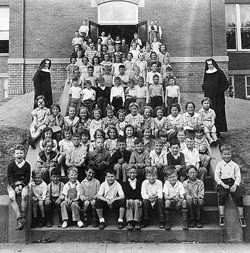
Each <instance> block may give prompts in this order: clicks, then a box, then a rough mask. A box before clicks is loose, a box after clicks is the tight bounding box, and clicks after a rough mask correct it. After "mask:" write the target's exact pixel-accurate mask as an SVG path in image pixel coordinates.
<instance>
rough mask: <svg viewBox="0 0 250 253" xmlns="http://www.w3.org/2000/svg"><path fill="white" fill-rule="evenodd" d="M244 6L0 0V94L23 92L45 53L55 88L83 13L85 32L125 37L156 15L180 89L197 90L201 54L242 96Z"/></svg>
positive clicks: (203, 1) (231, 0)
mask: <svg viewBox="0 0 250 253" xmlns="http://www.w3.org/2000/svg"><path fill="white" fill-rule="evenodd" d="M248 8H250V0H193V1H186V0H175V1H172V0H164V1H163V0H120V1H118V0H74V1H60V0H53V1H49V0H44V1H38V0H0V86H1V88H0V96H1V98H3V97H4V96H6V94H7V89H8V95H9V96H10V97H11V96H15V95H19V94H23V93H26V92H30V91H31V90H32V89H33V83H32V77H33V75H34V72H35V70H36V68H37V66H38V64H39V63H40V61H41V60H42V59H43V58H50V59H51V60H52V83H53V90H61V89H62V87H63V86H64V80H65V78H66V73H65V68H66V66H67V64H68V62H69V56H70V55H71V52H72V46H71V41H72V38H73V36H74V31H75V30H78V28H79V27H80V25H81V24H82V20H83V19H88V20H89V26H90V33H91V36H93V37H96V36H98V33H100V32H101V31H102V30H105V31H116V32H117V33H118V32H120V33H121V34H122V33H123V34H124V36H126V37H127V39H130V37H129V36H131V34H132V33H133V32H136V31H138V32H139V35H140V37H141V39H142V40H144V41H145V40H146V33H145V32H146V23H147V22H148V21H150V20H151V19H155V18H157V19H158V20H159V23H160V25H161V27H162V31H163V37H162V42H163V43H165V44H166V45H167V47H168V51H169V52H170V54H171V62H172V65H173V67H174V72H175V74H176V76H177V78H178V79H177V80H178V84H179V85H180V87H181V90H182V92H198V91H200V90H201V84H202V79H203V72H204V61H205V59H206V58H209V57H213V58H214V59H215V60H216V61H217V62H218V63H219V65H220V67H221V68H222V69H223V70H225V71H226V73H229V75H230V77H231V80H232V84H233V86H234V90H235V96H236V97H240V98H246V97H248V96H250V72H249V71H250V70H248V66H249V64H248V63H249V62H250V55H249V48H250V41H248V40H247V39H246V38H247V36H248V32H249V33H250V30H248V29H250V27H249V28H248V23H247V21H248V20H249V21H250V17H249V18H248V16H249V15H250V14H248V13H250V11H249V12H248V13H247V10H248ZM1 13H3V14H2V15H1ZM241 15H243V16H244V17H241ZM241 18H242V19H244V24H245V25H244V26H243V27H241ZM8 21H9V26H8V25H6V24H8ZM146 21H147V22H146ZM2 24H5V26H4V25H2ZM234 40H235V42H234ZM241 40H244V43H243V42H242V41H241ZM8 42H9V43H8ZM241 42H242V43H243V44H242V43H241ZM241 44H242V45H241ZM227 48H228V50H227ZM228 69H229V72H227V71H228ZM248 75H249V77H248ZM7 82H8V85H7ZM4 92H5V95H4V94H3V93H4Z"/></svg>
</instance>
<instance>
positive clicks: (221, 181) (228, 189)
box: [214, 145, 247, 228]
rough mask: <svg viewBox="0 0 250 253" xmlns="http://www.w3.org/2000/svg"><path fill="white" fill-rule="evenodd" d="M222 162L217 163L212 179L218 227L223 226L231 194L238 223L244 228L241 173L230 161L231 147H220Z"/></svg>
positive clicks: (237, 166) (236, 165)
mask: <svg viewBox="0 0 250 253" xmlns="http://www.w3.org/2000/svg"><path fill="white" fill-rule="evenodd" d="M220 150H221V156H222V159H223V160H222V161H220V162H219V163H217V165H216V168H215V172H214V179H215V181H216V183H217V184H218V186H217V192H218V193H219V211H220V221H219V225H220V226H224V225H225V203H226V199H227V198H228V196H229V194H231V196H232V198H233V200H234V202H235V204H236V206H237V208H238V212H239V221H240V225H241V227H243V228H244V227H246V226H247V224H246V221H245V219H244V215H243V192H242V188H241V185H240V183H241V172H240V168H239V165H238V164H237V163H235V162H234V161H232V147H231V146H230V145H222V146H221V149H220Z"/></svg>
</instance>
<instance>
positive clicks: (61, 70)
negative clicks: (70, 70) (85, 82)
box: [25, 64, 67, 92]
mask: <svg viewBox="0 0 250 253" xmlns="http://www.w3.org/2000/svg"><path fill="white" fill-rule="evenodd" d="M66 67H67V64H52V65H51V86H52V90H53V91H62V90H63V87H64V84H65V80H66V77H67V73H66V71H65V69H66ZM37 68H38V65H36V64H29V65H25V90H26V92H31V91H33V89H34V84H33V81H32V78H33V76H34V74H35V72H36V70H37Z"/></svg>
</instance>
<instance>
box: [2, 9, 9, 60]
mask: <svg viewBox="0 0 250 253" xmlns="http://www.w3.org/2000/svg"><path fill="white" fill-rule="evenodd" d="M0 8H4V9H8V18H9V20H8V22H10V14H9V13H10V8H9V6H8V5H0ZM8 28H9V24H8ZM1 32H2V33H7V34H8V40H6V39H5V40H2V39H1V36H0V40H1V41H8V52H3V53H0V56H6V55H9V52H10V48H9V43H10V38H9V33H10V29H8V30H6V29H4V30H1V29H0V33H1Z"/></svg>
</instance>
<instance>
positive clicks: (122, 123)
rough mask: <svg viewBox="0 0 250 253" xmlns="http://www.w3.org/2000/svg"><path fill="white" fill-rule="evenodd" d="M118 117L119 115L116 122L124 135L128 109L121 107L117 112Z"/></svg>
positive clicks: (119, 131)
mask: <svg viewBox="0 0 250 253" xmlns="http://www.w3.org/2000/svg"><path fill="white" fill-rule="evenodd" d="M117 117H118V121H117V123H116V128H117V130H118V133H119V135H121V136H123V135H124V129H125V126H126V121H125V117H126V111H125V110H124V109H120V110H119V111H118V112H117Z"/></svg>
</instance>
